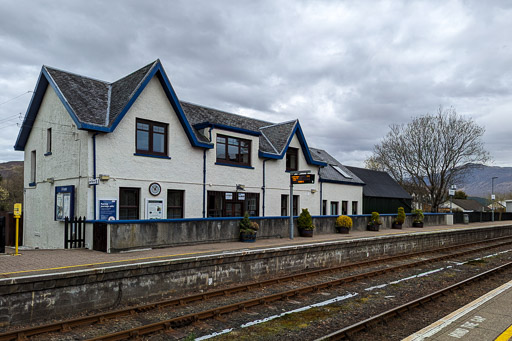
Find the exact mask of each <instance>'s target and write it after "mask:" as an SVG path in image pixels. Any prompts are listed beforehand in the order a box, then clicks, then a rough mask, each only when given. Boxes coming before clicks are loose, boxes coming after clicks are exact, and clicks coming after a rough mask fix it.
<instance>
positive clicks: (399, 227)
mask: <svg viewBox="0 0 512 341" xmlns="http://www.w3.org/2000/svg"><path fill="white" fill-rule="evenodd" d="M391 228H392V229H396V230H401V229H402V224H398V223H393V224H391Z"/></svg>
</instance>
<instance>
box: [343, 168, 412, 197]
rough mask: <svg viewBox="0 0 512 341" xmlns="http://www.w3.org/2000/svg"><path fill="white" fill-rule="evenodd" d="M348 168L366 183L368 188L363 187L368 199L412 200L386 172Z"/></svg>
mask: <svg viewBox="0 0 512 341" xmlns="http://www.w3.org/2000/svg"><path fill="white" fill-rule="evenodd" d="M346 168H347V169H348V170H350V171H351V172H352V173H354V174H355V175H357V176H358V177H359V179H361V180H362V181H364V183H365V184H366V186H364V187H363V195H364V196H366V197H379V198H399V199H412V197H411V195H410V194H409V193H407V191H406V190H404V189H403V188H402V186H400V185H399V184H398V183H397V182H396V181H395V180H393V178H392V177H391V176H389V174H388V173H386V172H380V171H374V170H370V169H366V168H357V167H348V166H347V167H346Z"/></svg>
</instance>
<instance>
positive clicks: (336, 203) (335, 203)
mask: <svg viewBox="0 0 512 341" xmlns="http://www.w3.org/2000/svg"><path fill="white" fill-rule="evenodd" d="M333 208H334V210H333ZM339 208H340V202H339V201H331V215H338V212H339Z"/></svg>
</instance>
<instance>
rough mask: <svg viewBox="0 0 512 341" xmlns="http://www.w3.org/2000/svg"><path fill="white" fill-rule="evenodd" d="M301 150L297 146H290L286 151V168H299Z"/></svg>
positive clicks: (293, 169)
mask: <svg viewBox="0 0 512 341" xmlns="http://www.w3.org/2000/svg"><path fill="white" fill-rule="evenodd" d="M298 156H299V150H298V149H297V148H288V151H287V152H286V170H287V171H296V170H298V169H299V162H298Z"/></svg>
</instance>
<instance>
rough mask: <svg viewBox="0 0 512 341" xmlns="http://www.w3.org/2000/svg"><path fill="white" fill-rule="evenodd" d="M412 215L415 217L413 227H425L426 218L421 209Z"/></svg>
mask: <svg viewBox="0 0 512 341" xmlns="http://www.w3.org/2000/svg"><path fill="white" fill-rule="evenodd" d="M412 214H413V216H414V218H413V221H412V227H423V218H424V217H425V216H424V215H423V211H422V210H420V209H417V210H413V211H412Z"/></svg>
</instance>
